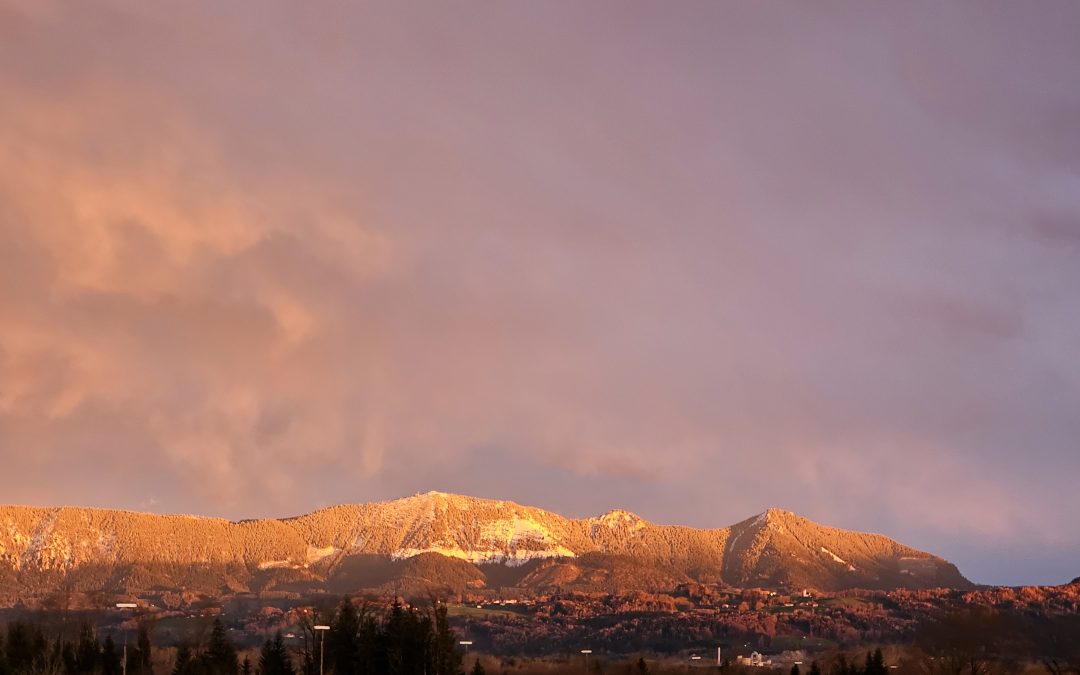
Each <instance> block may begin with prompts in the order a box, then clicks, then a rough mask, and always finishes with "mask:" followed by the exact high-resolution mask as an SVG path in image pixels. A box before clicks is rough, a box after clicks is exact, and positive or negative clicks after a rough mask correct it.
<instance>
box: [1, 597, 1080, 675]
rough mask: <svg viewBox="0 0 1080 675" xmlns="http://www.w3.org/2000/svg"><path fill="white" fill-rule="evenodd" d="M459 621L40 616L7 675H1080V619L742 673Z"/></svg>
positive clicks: (898, 644) (824, 655) (352, 610)
mask: <svg viewBox="0 0 1080 675" xmlns="http://www.w3.org/2000/svg"><path fill="white" fill-rule="evenodd" d="M510 614H513V613H510ZM449 615H450V612H448V608H447V606H446V605H444V604H442V603H439V602H437V601H435V600H434V599H431V600H429V601H427V602H426V603H423V602H422V603H418V604H417V605H415V606H413V605H408V604H405V603H403V602H401V601H400V600H396V601H394V602H392V603H389V604H386V603H374V602H372V603H360V604H357V603H354V602H352V601H351V600H350V599H348V598H345V599H344V600H342V601H341V602H340V603H339V604H337V605H333V604H331V605H327V606H326V608H325V609H323V610H322V611H319V610H314V611H303V610H298V611H297V613H296V614H294V615H293V616H294V617H295V620H294V621H293V622H292V623H289V624H285V625H284V627H281V626H282V625H281V624H278V625H279V627H278V628H275V629H273V630H271V631H267V632H264V633H263V634H262V635H263V636H264V637H261V638H259V640H260V641H261V645H260V644H258V643H253V642H252V641H251V636H252V634H251V633H248V632H245V631H243V630H239V629H237V628H236V626H237V625H243V624H242V622H243V620H244V619H243V616H242V615H238V614H232V615H230V621H231V622H232V627H227V625H226V623H224V622H223V620H222V618H221V616H217V617H216V618H213V619H212V621H211V619H207V621H208V622H210V623H207V624H204V625H205V629H204V630H201V631H198V632H193V633H189V634H186V635H185V636H184V637H183V638H182V639H180V640H179V641H175V640H173V641H172V644H168V643H169V642H170V640H168V638H167V637H166V638H165V639H164V640H163V641H162V643H161V644H157V643H156V642H155V635H157V636H158V637H159V638H160V637H161V636H163V635H164V636H167V635H168V634H169V631H168V629H166V628H165V623H164V622H157V623H155V622H153V621H145V622H142V623H137V620H136V619H131V620H130V621H129V623H128V624H125V625H126V627H127V629H120V628H116V627H108V626H105V627H95V626H94V625H93V624H92V623H90V622H88V621H83V622H81V623H77V624H73V622H72V621H70V620H68V621H60V622H57V621H50V620H48V619H49V617H48V615H45V614H40V613H39V614H28V615H24V616H23V617H21V618H19V619H16V620H12V621H9V622H8V623H7V625H6V626H5V627H4V629H3V630H2V631H0V675H317V674H319V673H323V675H459V674H461V673H463V672H465V671H466V670H468V671H469V672H470V673H472V674H473V675H486V673H492V674H493V675H496V674H499V673H506V674H507V675H510V674H513V673H517V674H520V675H530V674H533V673H536V674H539V673H547V674H549V675H559V674H561V673H567V674H568V673H582V672H590V673H592V672H597V673H626V674H627V675H631V674H635V675H644V673H676V672H682V673H686V672H698V671H712V672H720V673H724V675H750V674H751V673H753V674H756V675H770V674H771V675H777V674H779V675H807V674H808V675H1019V674H1021V673H1025V672H1027V673H1029V675H1036V673H1038V674H1039V675H1080V613H1075V612H1073V613H1067V614H1058V615H1054V616H1049V617H1048V616H1033V615H1025V614H1019V613H1015V612H1013V613H1010V612H1002V611H995V610H992V609H987V608H982V607H979V608H973V609H967V610H962V611H954V612H949V613H945V614H941V615H938V616H937V617H936V618H935V619H933V620H930V621H925V622H923V623H921V624H920V625H919V627H918V629H917V630H916V631H915V632H914V633H913V634H912V635H911V636H910V637H909V638H907V639H904V640H902V641H897V640H888V639H886V640H881V639H878V640H873V641H864V642H863V643H862V645H863V646H861V647H858V648H853V647H854V646H853V645H849V646H848V648H847V649H846V650H845V649H841V648H840V647H838V646H836V645H835V643H834V644H831V645H830V644H829V643H821V642H818V643H812V642H811V641H808V640H798V641H791V642H784V643H783V644H784V646H780V645H781V642H782V641H780V640H779V639H776V640H774V643H773V644H772V645H771V647H770V646H768V645H767V644H766V643H767V640H766V638H767V637H768V636H765V635H759V636H758V637H759V640H758V642H757V643H756V644H755V643H749V644H743V643H741V642H740V643H739V644H737V645H734V646H731V645H730V644H729V645H728V646H725V647H723V653H724V655H725V658H726V659H728V660H726V661H725V662H724V663H723V664H722V665H719V666H718V665H716V664H715V662H712V663H710V662H709V660H708V659H705V658H695V659H691V658H690V655H691V654H692V653H693V652H689V651H686V652H678V651H669V652H667V653H666V654H658V653H656V652H649V653H638V654H634V655H633V656H627V655H626V651H625V650H624V651H623V654H622V655H619V654H618V652H617V651H610V650H606V649H605V648H603V646H602V645H603V639H602V638H603V635H602V633H603V631H604V630H605V628H604V627H599V628H598V629H597V632H594V633H593V634H592V635H591V636H590V637H592V638H594V639H595V642H594V643H593V644H592V645H591V646H592V647H594V648H595V649H594V650H591V651H590V652H589V654H588V655H586V654H585V653H584V652H581V649H580V647H581V645H580V644H579V645H577V646H576V647H574V648H572V649H571V648H566V649H564V651H563V652H562V656H560V655H558V654H551V655H550V656H548V657H545V658H538V659H525V658H522V657H521V656H514V655H511V654H507V653H505V652H504V653H502V654H497V653H492V651H491V650H488V649H485V648H483V644H482V643H483V642H484V640H483V639H480V638H482V636H483V634H484V633H483V630H484V628H485V626H486V622H487V621H489V620H490V618H484V616H485V615H479V614H478V615H473V616H471V617H470V618H469V620H470V621H471V622H472V623H470V625H469V630H470V632H469V634H468V635H469V641H470V644H473V643H474V640H475V647H476V648H478V649H480V650H481V651H482V653H479V654H478V653H476V652H473V653H472V654H470V655H468V656H467V657H465V655H463V654H462V652H461V651H459V649H460V646H459V643H458V638H459V635H458V634H457V633H455V632H454V630H453V629H452V628H451V625H450V616H449ZM639 618H640V615H639ZM639 625H641V626H642V627H644V626H645V625H646V624H639ZM322 626H326V629H325V630H323V629H321V627H322ZM611 628H612V626H611V625H609V626H608V627H607V630H610V629H611ZM245 637H246V639H245ZM234 638H235V639H234ZM639 638H641V639H643V638H644V634H641V635H639ZM684 639H685V636H684ZM875 643H876V644H875ZM586 644H588V643H586ZM639 644H643V643H639ZM751 644H753V645H754V646H753V647H751ZM867 645H869V646H867ZM714 649H715V648H714ZM751 649H761V650H762V651H766V652H768V656H767V658H771V660H772V662H771V663H767V664H766V665H765V666H764V667H752V668H751V667H748V666H746V665H743V664H742V661H741V659H738V658H736V657H737V656H746V655H747V654H749V652H750V650H751ZM593 651H595V653H593ZM697 653H699V654H700V653H705V654H708V653H709V652H708V651H704V650H702V651H698V652H697ZM125 655H126V656H125ZM567 655H569V656H567ZM800 666H801V672H800Z"/></svg>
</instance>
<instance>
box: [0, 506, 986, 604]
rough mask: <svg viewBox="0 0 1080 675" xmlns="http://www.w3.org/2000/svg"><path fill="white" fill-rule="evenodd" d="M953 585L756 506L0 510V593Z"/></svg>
mask: <svg viewBox="0 0 1080 675" xmlns="http://www.w3.org/2000/svg"><path fill="white" fill-rule="evenodd" d="M686 582H701V583H713V584H725V585H729V586H736V587H766V588H783V587H790V588H802V587H810V588H817V589H821V590H839V589H845V588H928V587H954V588H968V587H970V586H971V584H970V583H969V582H968V581H967V580H966V579H965V578H964V577H963V576H961V575H960V573H959V572H958V571H957V569H956V568H955V566H953V565H951V564H950V563H948V562H946V561H944V560H942V559H941V558H938V557H936V556H933V555H930V554H928V553H924V552H922V551H918V550H916V549H913V548H910V547H907V546H903V545H902V544H899V543H897V542H895V541H893V540H891V539H888V538H886V537H883V536H881V535H874V534H862V533H857V532H849V531H845V530H839V529H836V528H830V527H825V526H822V525H819V524H817V523H814V522H812V521H810V520H807V519H805V518H801V517H799V516H797V515H795V514H793V513H789V512H786V511H778V510H769V511H767V512H765V513H763V514H761V515H758V516H756V517H754V518H749V519H747V520H744V521H742V522H740V523H737V524H735V525H732V526H730V527H724V528H719V529H706V530H700V529H693V528H688V527H679V526H669V525H656V524H653V523H650V522H648V521H645V520H643V519H642V518H640V517H638V516H636V515H634V514H632V513H628V512H626V511H611V512H609V513H607V514H604V515H602V516H599V517H595V518H587V519H580V520H574V519H569V518H564V517H563V516H560V515H558V514H555V513H551V512H549V511H544V510H542V509H538V508H532V507H526V506H521V505H519V504H515V503H512V502H506V501H494V500H487V499H477V498H473V497H465V496H460V495H449V494H443V493H437V492H432V493H428V494H424V495H417V496H413V497H409V498H405V499H399V500H394V501H389V502H375V503H368V504H352V505H341V506H334V507H330V508H326V509H321V510H319V511H316V512H314V513H310V514H306V515H302V516H298V517H295V518H287V519H280V520H278V519H265V520H245V521H241V522H230V521H227V520H223V519H215V518H199V517H192V516H162V515H152V514H145V513H133V512H128V511H115V510H106V509H88V508H72V507H63V508H38V507H24V506H4V507H0V602H6V603H11V602H14V601H15V600H17V599H19V598H23V597H26V596H32V595H36V594H43V593H48V592H50V591H55V589H57V588H66V589H69V590H72V591H78V592H90V591H105V592H112V593H118V592H124V593H129V594H131V593H140V592H146V591H149V590H157V591H168V590H173V591H176V590H188V591H194V592H199V593H210V594H214V593H237V592H260V591H274V590H277V591H289V592H308V591H318V590H325V591H330V592H338V593H344V592H355V591H357V590H360V589H365V588H405V587H407V588H432V587H434V588H443V589H446V590H448V591H456V592H460V591H462V590H465V589H482V588H499V587H514V588H523V589H535V590H553V589H579V590H617V589H628V588H640V589H643V590H658V589H666V588H671V587H673V586H674V585H676V584H679V583H686Z"/></svg>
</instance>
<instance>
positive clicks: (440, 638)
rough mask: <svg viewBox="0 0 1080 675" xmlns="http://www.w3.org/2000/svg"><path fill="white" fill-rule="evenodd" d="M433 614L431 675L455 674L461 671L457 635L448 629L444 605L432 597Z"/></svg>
mask: <svg viewBox="0 0 1080 675" xmlns="http://www.w3.org/2000/svg"><path fill="white" fill-rule="evenodd" d="M431 602H432V608H433V612H432V614H434V622H433V630H434V635H433V636H432V657H433V658H432V661H433V668H432V670H431V672H432V673H433V675H457V674H458V673H459V672H461V663H462V658H461V653H460V652H458V650H457V636H455V635H454V632H453V631H452V630H450V620H449V618H448V615H447V610H446V605H445V604H442V603H440V602H437V601H436V600H435V599H434V598H432V601H431Z"/></svg>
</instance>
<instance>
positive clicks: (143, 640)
mask: <svg viewBox="0 0 1080 675" xmlns="http://www.w3.org/2000/svg"><path fill="white" fill-rule="evenodd" d="M136 643H137V644H138V650H139V666H140V669H141V670H144V671H145V672H147V673H149V672H151V670H150V664H151V663H152V654H151V651H150V650H151V646H150V627H149V626H148V625H147V624H146V623H145V622H144V623H140V624H139V636H138V637H137V638H136Z"/></svg>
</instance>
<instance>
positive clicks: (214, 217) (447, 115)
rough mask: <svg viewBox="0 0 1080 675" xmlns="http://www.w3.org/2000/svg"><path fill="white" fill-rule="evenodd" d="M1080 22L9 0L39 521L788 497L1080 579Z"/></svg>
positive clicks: (1022, 578)
mask: <svg viewBox="0 0 1080 675" xmlns="http://www.w3.org/2000/svg"><path fill="white" fill-rule="evenodd" d="M1078 33H1080V7H1078V6H1077V5H1076V4H1075V3H1069V2H1064V3H1054V2H1040V3H1038V4H1030V3H1004V2H1002V3H979V4H978V5H977V6H976V5H975V4H967V5H964V4H948V5H943V4H940V3H929V4H925V5H918V4H911V3H903V4H897V5H893V6H890V7H883V6H880V5H866V4H863V3H856V2H852V3H834V4H831V5H829V6H828V7H827V8H824V7H822V6H815V7H807V6H804V5H800V4H796V3H788V4H773V3H753V4H738V3H727V4H725V3H715V2H706V3H691V2H686V3H679V4H678V5H676V6H672V5H664V6H661V5H658V4H654V5H649V4H642V5H637V4H633V3H631V4H628V3H612V4H607V5H605V4H603V3H601V4H596V3H590V4H588V5H583V6H582V5H578V4H576V3H555V4H552V3H539V4H528V3H516V4H515V3H511V4H490V5H483V4H475V3H472V4H458V5H448V4H445V3H438V4H434V5H432V6H428V7H423V8H420V7H416V6H412V7H408V6H405V5H400V4H398V3H393V4H390V5H386V6H383V7H381V8H380V7H372V6H358V5H356V4H355V3H343V4H342V5H340V6H337V7H336V8H332V9H331V8H326V7H322V8H320V10H319V11H318V12H315V11H313V10H311V8H308V7H306V6H305V7H300V6H290V5H283V6H276V5H272V4H271V3H263V2H259V3H245V2H230V3H225V4H221V3H213V4H210V3H208V4H206V5H202V4H199V3H186V4H184V5H183V6H178V5H166V4H159V5H154V4H147V3H142V2H131V3H94V4H93V6H91V5H89V4H85V3H77V4H74V5H70V4H64V5H60V4H56V5H54V4H52V3H50V2H38V1H35V2H15V3H13V4H12V3H10V2H7V3H5V2H0V461H2V463H3V471H0V500H2V501H5V502H14V503H37V504H55V503H75V504H93V505H102V506H119V507H126V508H134V509H151V510H157V511H184V512H196V513H205V514H213V515H225V516H230V517H242V516H256V515H284V514H289V513H295V512H301V511H307V510H310V509H312V508H314V507H316V506H319V505H324V504H328V503H335V502H342V501H367V500H370V499H382V498H392V497H397V496H403V495H406V494H410V493H412V492H415V491H418V490H428V489H442V490H450V491H461V492H466V493H472V494H476V495H479V496H492V497H500V498H510V499H515V500H518V501H523V502H527V503H532V504H536V505H540V506H544V507H548V508H552V509H555V510H558V511H560V512H563V513H565V514H567V515H583V514H586V513H594V512H597V511H600V510H603V509H606V508H609V507H614V506H620V507H624V508H629V509H632V510H635V511H638V512H639V513H641V514H642V515H643V516H645V517H648V518H651V519H654V520H658V521H661V522H679V523H686V524H691V525H697V526H720V525H726V524H729V523H731V522H734V521H735V520H738V519H741V518H743V517H746V516H749V515H752V514H753V513H756V512H759V511H762V510H764V509H765V508H766V507H770V506H778V507H783V508H789V509H792V510H795V511H797V512H799V513H801V514H803V515H806V516H808V517H811V518H814V519H817V520H820V521H822V522H825V523H828V524H831V525H838V526H845V527H851V528H860V529H872V530H877V531H883V532H886V533H888V534H890V535H892V536H895V537H897V538H900V539H902V540H903V541H905V542H906V543H910V544H913V545H916V546H921V547H923V548H928V549H930V550H933V551H935V552H938V553H941V554H943V555H945V556H947V557H949V558H950V559H952V560H954V561H955V562H957V563H958V564H959V565H960V567H961V569H962V570H963V571H965V572H966V573H968V574H969V576H971V577H973V578H974V579H975V580H976V581H983V582H1008V583H1033V582H1061V581H1066V580H1068V579H1069V578H1072V577H1074V576H1077V575H1080V567H1077V560H1080V523H1078V521H1077V519H1076V517H1075V514H1076V513H1077V512H1080V489H1078V487H1077V485H1078V478H1080V446H1078V439H1080V358H1077V354H1078V348H1080V75H1078V70H1077V64H1078V63H1080V41H1077V40H1076V39H1075V36H1076V35H1077V34H1078Z"/></svg>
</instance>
